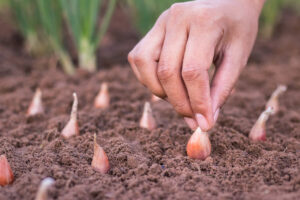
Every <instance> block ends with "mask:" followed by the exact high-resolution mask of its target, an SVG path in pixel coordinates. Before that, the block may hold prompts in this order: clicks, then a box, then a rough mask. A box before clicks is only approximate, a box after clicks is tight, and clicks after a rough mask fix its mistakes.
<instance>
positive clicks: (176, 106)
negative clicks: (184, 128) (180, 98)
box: [173, 102, 191, 116]
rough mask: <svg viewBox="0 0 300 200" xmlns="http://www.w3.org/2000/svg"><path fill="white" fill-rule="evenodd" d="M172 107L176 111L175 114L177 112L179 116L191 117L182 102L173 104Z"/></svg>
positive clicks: (186, 106)
mask: <svg viewBox="0 0 300 200" xmlns="http://www.w3.org/2000/svg"><path fill="white" fill-rule="evenodd" d="M173 107H174V109H175V110H176V112H178V113H179V114H180V115H183V116H191V114H190V112H189V109H188V105H187V104H185V103H183V102H177V103H175V104H173Z"/></svg>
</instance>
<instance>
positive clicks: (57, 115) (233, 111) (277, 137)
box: [0, 14, 300, 200]
mask: <svg viewBox="0 0 300 200" xmlns="http://www.w3.org/2000/svg"><path fill="white" fill-rule="evenodd" d="M299 20H300V18H299V17H298V18H297V17H295V16H293V15H289V14H286V15H285V17H284V18H283V19H282V23H281V24H279V26H278V28H277V29H278V32H277V33H276V34H275V36H274V38H273V39H272V40H271V41H268V42H266V41H259V42H258V44H257V46H256V47H255V50H254V53H253V56H252V59H251V60H252V61H251V62H250V64H249V66H248V67H247V68H246V69H245V70H244V72H243V74H242V76H241V78H240V81H239V83H238V85H237V89H236V92H235V93H234V94H233V95H232V96H231V97H230V99H229V101H228V103H227V104H226V105H225V106H224V108H223V109H222V112H221V115H220V118H219V121H218V124H217V125H216V126H215V128H214V129H213V130H212V131H211V134H210V138H211V142H212V148H213V150H212V155H211V158H209V159H207V160H206V161H196V160H191V159H189V158H188V157H187V155H186V152H185V146H186V143H187V140H188V138H189V137H190V135H191V131H190V130H189V128H188V127H187V126H186V125H185V124H184V122H183V120H182V119H181V118H180V117H179V116H178V115H177V114H176V113H175V112H174V111H173V110H172V108H171V107H170V106H169V105H168V104H167V103H165V102H157V103H154V104H152V106H153V110H154V114H155V117H156V119H157V121H158V124H159V127H158V128H157V129H156V130H154V131H147V130H143V129H141V128H139V127H138V121H139V118H140V116H141V111H142V107H143V104H144V102H145V101H146V100H148V99H149V98H150V95H149V93H148V92H147V90H146V89H145V88H144V87H143V86H141V85H140V84H139V83H138V82H137V80H136V79H135V77H134V75H133V73H132V72H131V70H130V68H129V67H128V65H125V66H116V65H115V66H113V67H112V68H110V69H103V70H100V71H99V72H98V73H96V74H93V75H92V74H87V73H84V72H78V73H77V74H76V76H74V77H67V76H66V75H64V74H63V73H62V72H61V71H60V70H59V69H56V68H54V67H50V69H49V65H50V66H53V64H51V63H49V62H48V61H45V59H34V58H31V57H29V56H27V55H26V54H24V53H23V51H22V50H21V48H22V47H21V46H20V45H18V44H19V43H20V42H21V40H20V38H19V36H17V34H16V33H15V29H14V28H12V27H10V25H9V23H7V22H6V21H5V18H0V26H1V31H0V154H4V153H5V154H6V155H7V158H8V160H9V162H10V164H11V167H12V170H13V172H14V175H15V181H14V182H13V184H11V185H9V186H6V187H3V188H0V199H1V200H6V199H34V197H35V194H36V192H37V188H38V185H39V183H40V181H41V180H42V179H43V178H45V177H53V178H54V179H55V180H56V183H55V185H54V187H52V188H51V191H50V192H49V195H50V198H49V199H64V200H67V199H70V200H74V199H300V101H299V99H300V92H299V90H300V73H299V70H300V57H299V55H300V51H299V49H300V48H299V47H300V44H299V34H300V29H299ZM296 27H298V28H296ZM113 32H114V31H111V32H110V33H111V40H110V42H108V43H110V48H111V47H112V46H113V44H114V45H117V44H119V43H121V42H120V39H119V41H118V40H116V39H115V38H116V37H115V36H116V35H114V34H113ZM124 34H125V33H124ZM128 37H129V38H130V37H131V38H135V36H130V35H129V36H128ZM115 41H117V42H115ZM133 41H136V40H133ZM126 43H128V41H125V42H123V43H122V45H123V44H124V49H122V51H120V52H121V53H120V52H117V50H116V53H115V56H113V55H114V54H110V55H111V57H109V56H107V58H110V59H113V57H119V55H126V51H127V49H130V48H131V46H129V45H128V44H127V46H126V45H125V44H126ZM132 44H133V42H132ZM108 46H109V45H107V46H106V47H107V49H105V48H102V49H101V50H100V52H105V51H109V50H111V49H110V48H108ZM125 50H126V51H125ZM124 60H125V56H123V57H122V58H121V59H120V61H118V63H122V62H124ZM103 81H107V82H108V83H109V87H110V92H111V106H110V108H109V109H107V110H95V109H94V108H93V107H92V103H93V99H94V97H95V95H96V93H97V92H98V89H99V84H100V83H101V82H103ZM279 83H283V84H287V86H288V91H287V92H286V93H285V96H284V97H282V98H281V99H280V104H281V109H280V112H279V113H278V114H277V115H276V116H273V117H271V119H270V120H269V122H268V124H267V134H268V140H267V141H266V142H264V143H253V142H250V141H249V139H248V137H247V134H248V132H249V130H250V128H251V126H252V125H253V123H254V122H255V120H256V119H257V117H258V115H259V114H260V112H261V111H262V110H263V109H264V104H265V103H266V100H267V99H268V97H269V96H270V94H271V93H272V91H273V90H274V89H275V88H276V86H277V84H279ZM38 86H39V87H41V88H42V90H43V100H44V105H45V107H46V114H43V115H39V116H36V117H31V118H26V117H25V113H26V109H27V107H28V105H29V103H30V100H31V97H32V95H33V93H34V89H35V88H36V87H38ZM73 91H76V92H77V94H78V96H79V123H80V136H76V137H74V138H71V139H69V140H64V139H63V138H62V137H61V136H60V131H61V130H62V128H63V126H64V125H65V124H66V122H67V120H68V118H69V112H70V109H71V103H72V92H73ZM94 133H97V135H98V142H99V143H100V144H101V145H102V147H103V148H104V150H105V151H106V152H107V155H108V157H109V160H110V164H111V169H110V171H109V173H108V174H106V175H101V174H99V173H98V172H96V171H94V170H93V169H92V168H91V166H90V164H91V161H92V156H93V134H94Z"/></svg>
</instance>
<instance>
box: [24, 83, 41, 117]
mask: <svg viewBox="0 0 300 200" xmlns="http://www.w3.org/2000/svg"><path fill="white" fill-rule="evenodd" d="M43 112H44V107H43V103H42V91H41V90H40V88H37V89H36V91H35V94H34V96H33V98H32V101H31V103H30V105H29V107H28V110H27V114H26V115H27V116H34V115H37V114H41V113H43Z"/></svg>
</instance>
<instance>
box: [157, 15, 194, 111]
mask: <svg viewBox="0 0 300 200" xmlns="http://www.w3.org/2000/svg"><path fill="white" fill-rule="evenodd" d="M169 22H170V23H171V25H170V26H168V25H167V28H166V30H167V32H166V35H165V41H164V44H163V48H162V51H161V55H160V58H159V64H158V69H157V76H158V79H159V81H160V83H161V85H162V87H163V89H164V91H165V92H166V95H167V97H168V101H169V103H171V104H172V105H173V107H174V109H175V110H176V111H177V112H178V113H179V114H181V115H183V116H186V117H193V112H192V109H191V107H190V104H189V100H188V96H187V93H186V89H185V86H184V84H183V81H182V78H181V66H182V59H183V54H184V50H185V45H186V41H187V32H186V30H185V29H184V28H182V27H181V26H180V25H179V24H178V25H176V26H175V25H174V24H176V23H174V22H173V21H172V20H169Z"/></svg>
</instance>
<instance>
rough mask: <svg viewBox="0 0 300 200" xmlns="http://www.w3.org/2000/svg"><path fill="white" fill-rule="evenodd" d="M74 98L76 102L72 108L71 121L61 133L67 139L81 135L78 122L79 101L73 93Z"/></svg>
mask: <svg viewBox="0 0 300 200" xmlns="http://www.w3.org/2000/svg"><path fill="white" fill-rule="evenodd" d="M73 97H74V102H73V106H72V111H71V117H70V120H69V122H68V123H67V125H66V126H65V128H64V129H63V130H62V132H61V134H62V135H63V137H64V138H66V139H68V138H70V137H72V136H74V135H79V127H78V122H77V109H78V99H77V95H76V93H73Z"/></svg>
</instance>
